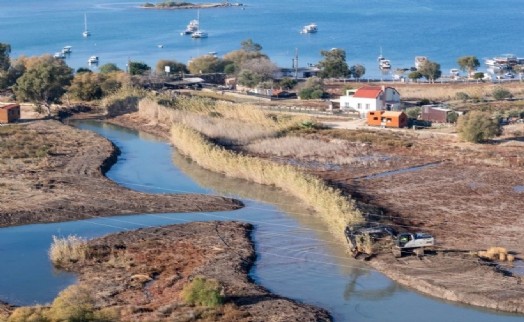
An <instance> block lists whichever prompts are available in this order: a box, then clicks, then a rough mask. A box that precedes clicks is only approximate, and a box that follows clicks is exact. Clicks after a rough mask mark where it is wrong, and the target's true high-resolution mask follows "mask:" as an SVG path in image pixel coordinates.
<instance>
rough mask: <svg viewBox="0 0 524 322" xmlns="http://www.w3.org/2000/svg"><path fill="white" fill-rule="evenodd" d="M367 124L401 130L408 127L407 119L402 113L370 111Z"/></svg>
mask: <svg viewBox="0 0 524 322" xmlns="http://www.w3.org/2000/svg"><path fill="white" fill-rule="evenodd" d="M367 123H368V125H370V126H381V127H394V128H401V127H405V126H407V125H408V117H407V115H406V114H405V113H404V112H397V111H370V112H368V115H367Z"/></svg>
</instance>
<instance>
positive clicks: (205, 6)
mask: <svg viewBox="0 0 524 322" xmlns="http://www.w3.org/2000/svg"><path fill="white" fill-rule="evenodd" d="M229 7H245V5H244V4H242V3H229V2H227V3H201V4H190V5H184V6H173V7H161V6H156V5H154V6H145V5H141V6H138V8H140V9H154V10H184V9H210V8H229Z"/></svg>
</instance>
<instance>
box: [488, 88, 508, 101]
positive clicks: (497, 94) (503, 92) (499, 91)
mask: <svg viewBox="0 0 524 322" xmlns="http://www.w3.org/2000/svg"><path fill="white" fill-rule="evenodd" d="M492 95H493V98H494V99H496V100H503V99H506V98H512V97H513V94H511V92H510V91H508V90H507V89H505V88H503V87H497V88H495V89H494V90H493V92H492Z"/></svg>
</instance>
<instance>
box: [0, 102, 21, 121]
mask: <svg viewBox="0 0 524 322" xmlns="http://www.w3.org/2000/svg"><path fill="white" fill-rule="evenodd" d="M19 119H20V104H8V105H4V106H0V123H12V122H16V121H18V120H19Z"/></svg>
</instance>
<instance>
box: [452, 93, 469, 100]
mask: <svg viewBox="0 0 524 322" xmlns="http://www.w3.org/2000/svg"><path fill="white" fill-rule="evenodd" d="M455 98H456V99H458V100H461V101H467V100H469V95H468V94H466V93H464V92H457V93H456V94H455Z"/></svg>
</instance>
